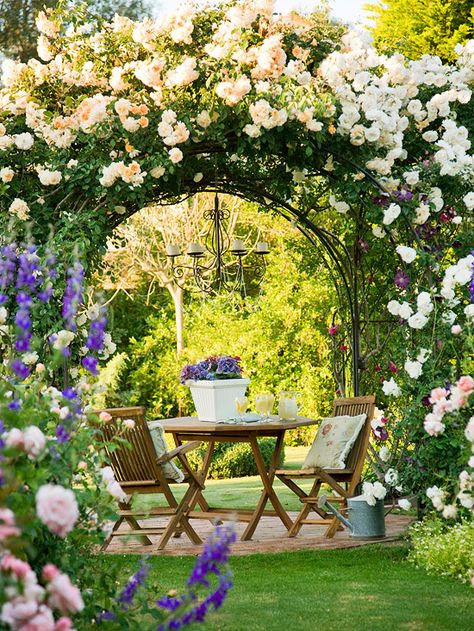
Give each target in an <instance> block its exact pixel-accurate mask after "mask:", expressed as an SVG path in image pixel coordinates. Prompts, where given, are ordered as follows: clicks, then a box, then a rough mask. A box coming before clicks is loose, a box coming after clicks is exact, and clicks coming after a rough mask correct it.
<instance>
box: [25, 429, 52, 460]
mask: <svg viewBox="0 0 474 631" xmlns="http://www.w3.org/2000/svg"><path fill="white" fill-rule="evenodd" d="M23 439H24V443H25V446H24V449H25V451H26V453H27V454H28V456H29V457H30V458H31V460H34V459H35V458H37V457H38V456H39V455H40V454H41V452H42V451H43V450H44V448H45V446H46V436H45V435H44V434H43V432H42V431H41V430H40V428H39V427H36V425H30V426H29V427H27V428H26V429H25V431H24V432H23Z"/></svg>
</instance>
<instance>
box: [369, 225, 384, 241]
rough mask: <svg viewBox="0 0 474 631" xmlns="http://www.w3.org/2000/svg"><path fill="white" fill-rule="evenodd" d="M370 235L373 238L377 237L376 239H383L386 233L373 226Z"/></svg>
mask: <svg viewBox="0 0 474 631" xmlns="http://www.w3.org/2000/svg"><path fill="white" fill-rule="evenodd" d="M372 234H373V235H374V237H377V239H383V238H384V237H385V235H386V234H387V233H386V232H385V230H384V229H383V228H381V227H380V226H374V227H373V228H372Z"/></svg>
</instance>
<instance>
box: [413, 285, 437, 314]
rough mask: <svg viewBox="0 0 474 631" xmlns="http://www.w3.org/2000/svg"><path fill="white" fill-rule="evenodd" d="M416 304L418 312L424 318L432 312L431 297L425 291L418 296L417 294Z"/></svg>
mask: <svg viewBox="0 0 474 631" xmlns="http://www.w3.org/2000/svg"><path fill="white" fill-rule="evenodd" d="M416 303H417V305H418V311H419V312H420V313H422V314H423V315H425V316H428V315H430V313H431V312H432V311H433V303H432V302H431V296H430V295H429V293H428V292H427V291H422V292H421V293H420V294H418V297H417V299H416Z"/></svg>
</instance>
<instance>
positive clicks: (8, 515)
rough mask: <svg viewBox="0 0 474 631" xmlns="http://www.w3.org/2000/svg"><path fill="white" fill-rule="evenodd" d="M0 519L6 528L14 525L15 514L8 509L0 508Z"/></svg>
mask: <svg viewBox="0 0 474 631" xmlns="http://www.w3.org/2000/svg"><path fill="white" fill-rule="evenodd" d="M0 519H1V520H2V521H3V523H5V524H7V525H8V526H14V525H15V514H14V513H13V511H12V510H10V509H9V508H0Z"/></svg>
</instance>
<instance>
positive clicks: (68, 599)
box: [48, 574, 84, 613]
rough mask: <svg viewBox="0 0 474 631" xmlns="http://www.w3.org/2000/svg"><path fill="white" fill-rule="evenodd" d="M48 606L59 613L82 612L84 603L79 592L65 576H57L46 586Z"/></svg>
mask: <svg viewBox="0 0 474 631" xmlns="http://www.w3.org/2000/svg"><path fill="white" fill-rule="evenodd" d="M48 592H49V601H48V602H49V605H50V607H52V608H53V609H58V610H59V611H60V612H61V613H68V612H72V613H74V612H76V611H82V610H83V609H84V602H83V600H82V596H81V592H80V591H79V589H78V588H77V587H76V586H75V585H73V584H72V583H71V581H70V579H69V576H68V575H67V574H58V576H55V577H54V578H53V580H52V581H51V582H50V583H49V585H48Z"/></svg>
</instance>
